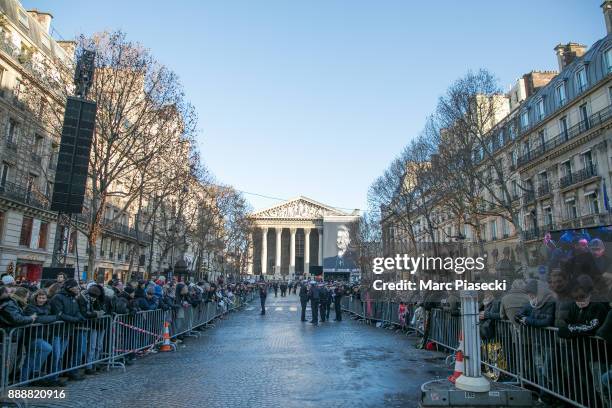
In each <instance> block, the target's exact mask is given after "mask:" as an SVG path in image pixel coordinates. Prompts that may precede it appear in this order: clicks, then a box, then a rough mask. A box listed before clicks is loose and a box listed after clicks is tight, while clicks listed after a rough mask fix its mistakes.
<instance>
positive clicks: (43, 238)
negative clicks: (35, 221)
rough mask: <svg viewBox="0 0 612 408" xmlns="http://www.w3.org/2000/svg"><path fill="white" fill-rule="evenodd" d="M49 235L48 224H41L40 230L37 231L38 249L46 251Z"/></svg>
mask: <svg viewBox="0 0 612 408" xmlns="http://www.w3.org/2000/svg"><path fill="white" fill-rule="evenodd" d="M48 233H49V223H48V222H41V223H40V230H39V231H38V248H39V249H47V235H48Z"/></svg>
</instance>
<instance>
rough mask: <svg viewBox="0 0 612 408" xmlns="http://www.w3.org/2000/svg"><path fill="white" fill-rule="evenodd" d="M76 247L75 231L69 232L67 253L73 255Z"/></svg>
mask: <svg viewBox="0 0 612 408" xmlns="http://www.w3.org/2000/svg"><path fill="white" fill-rule="evenodd" d="M76 246H77V230H72V231H70V237H69V239H68V253H71V254H74V253H75V252H76Z"/></svg>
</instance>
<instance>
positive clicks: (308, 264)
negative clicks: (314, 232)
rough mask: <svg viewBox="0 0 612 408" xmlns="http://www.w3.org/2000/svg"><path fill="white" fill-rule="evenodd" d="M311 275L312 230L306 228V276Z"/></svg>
mask: <svg viewBox="0 0 612 408" xmlns="http://www.w3.org/2000/svg"><path fill="white" fill-rule="evenodd" d="M307 273H310V228H304V275H306V274H307Z"/></svg>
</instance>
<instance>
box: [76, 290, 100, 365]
mask: <svg viewBox="0 0 612 408" xmlns="http://www.w3.org/2000/svg"><path fill="white" fill-rule="evenodd" d="M77 302H78V304H79V309H80V311H81V314H82V315H83V316H84V317H85V318H86V319H98V318H101V317H102V316H104V314H105V298H104V289H103V288H102V287H101V286H100V285H98V284H97V283H95V282H90V283H88V284H87V286H86V290H84V291H82V292H81V293H80V295H79V296H78V297H77ZM89 326H90V327H87V328H81V329H80V332H81V333H80V334H81V336H83V337H84V340H82V341H83V342H82V343H81V344H83V345H84V347H80V348H79V351H80V355H78V361H82V359H83V357H85V358H86V359H87V363H88V364H87V366H86V367H85V374H94V373H95V372H96V370H95V369H94V366H93V362H94V361H97V360H98V358H99V356H100V354H101V352H102V347H103V344H104V335H105V334H106V333H105V330H104V329H103V328H100V327H98V325H97V324H95V325H89Z"/></svg>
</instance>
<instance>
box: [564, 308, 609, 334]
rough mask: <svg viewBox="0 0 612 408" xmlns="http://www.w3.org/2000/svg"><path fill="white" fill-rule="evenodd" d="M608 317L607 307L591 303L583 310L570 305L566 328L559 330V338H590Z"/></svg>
mask: <svg viewBox="0 0 612 408" xmlns="http://www.w3.org/2000/svg"><path fill="white" fill-rule="evenodd" d="M607 315H608V305H607V304H605V303H601V302H591V303H589V305H588V306H587V307H585V308H583V309H581V308H579V307H578V305H576V303H575V302H574V303H572V305H571V306H570V308H569V312H568V314H567V320H566V321H565V323H566V327H561V328H560V329H559V337H564V338H568V337H579V336H592V335H594V334H595V332H596V331H597V329H599V327H600V326H601V325H602V324H603V322H604V321H605V320H606V317H607Z"/></svg>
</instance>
